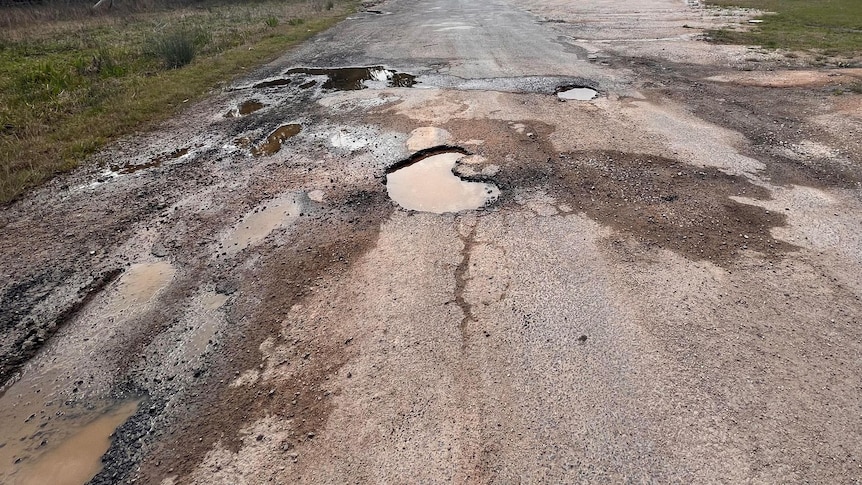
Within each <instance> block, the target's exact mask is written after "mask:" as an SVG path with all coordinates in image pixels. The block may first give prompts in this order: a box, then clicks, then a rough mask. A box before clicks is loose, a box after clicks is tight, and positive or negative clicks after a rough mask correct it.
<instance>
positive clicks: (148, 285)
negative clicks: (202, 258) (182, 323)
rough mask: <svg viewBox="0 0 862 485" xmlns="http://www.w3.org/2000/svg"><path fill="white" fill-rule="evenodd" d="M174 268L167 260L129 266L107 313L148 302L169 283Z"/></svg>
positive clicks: (174, 270)
mask: <svg viewBox="0 0 862 485" xmlns="http://www.w3.org/2000/svg"><path fill="white" fill-rule="evenodd" d="M175 273H176V269H175V268H174V267H173V266H172V265H171V264H170V263H168V262H167V261H156V262H153V263H137V264H133V265H132V266H130V267H129V269H128V270H127V271H126V272H125V273H124V274H123V276H122V277H121V278H120V280H119V282H118V286H117V289H118V294H117V297H116V298H114V299H113V301H112V302H111V303H110V310H109V313H120V312H123V311H126V310H129V309H132V308H134V307H137V306H141V305H144V304H146V303H148V302H150V301H151V300H152V299H153V298H154V297H155V296H156V294H157V293H158V292H159V291H160V290H161V289H162V288H164V287H166V286H167V285H168V283H170V281H171V280H172V279H173V277H174V274H175Z"/></svg>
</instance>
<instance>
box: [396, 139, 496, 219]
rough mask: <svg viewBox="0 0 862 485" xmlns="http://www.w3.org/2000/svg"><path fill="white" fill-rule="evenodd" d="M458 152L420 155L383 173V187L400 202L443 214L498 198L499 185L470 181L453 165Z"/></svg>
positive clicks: (411, 208) (461, 154)
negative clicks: (455, 169) (414, 160)
mask: <svg viewBox="0 0 862 485" xmlns="http://www.w3.org/2000/svg"><path fill="white" fill-rule="evenodd" d="M464 156H465V155H464V154H463V153H461V152H457V151H453V152H444V153H437V154H432V155H430V156H427V157H425V158H421V159H419V160H418V161H416V162H415V163H411V164H409V165H407V166H405V167H403V168H399V169H397V170H394V171H393V172H391V173H389V174H388V175H387V176H386V191H387V192H388V193H389V197H390V198H391V199H392V200H394V201H395V202H396V203H397V204H398V205H399V206H401V207H403V208H405V209H409V210H415V211H421V212H433V213H436V214H443V213H447V212H460V211H465V210H475V209H479V208H480V207H482V206H484V205H485V204H487V203H489V202H492V201H494V200H496V199H497V197H499V195H500V189H499V188H497V186H495V185H493V184H489V183H484V182H470V181H467V180H463V179H461V178H459V177H458V176H456V175H455V174H454V173H453V172H452V169H453V168H455V164H456V163H457V162H458V160H460V159H461V158H464Z"/></svg>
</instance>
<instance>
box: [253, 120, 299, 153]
mask: <svg viewBox="0 0 862 485" xmlns="http://www.w3.org/2000/svg"><path fill="white" fill-rule="evenodd" d="M300 131H302V125H298V124H289V125H282V126H279V127H278V128H277V129H276V130H275V131H273V132H272V133H270V134H269V136H268V137H266V141H265V142H263V143H262V144H261V145H260V146H257V147H255V148H253V149H252V151H251V153H252V154H253V155H254V156H256V157H260V156H264V155H272V154H274V153H277V152H278V151H279V150H281V146H282V144H283V143H284V142H285V140H287V139H288V138H293V137H294V136H296V135H298V134H299V132H300Z"/></svg>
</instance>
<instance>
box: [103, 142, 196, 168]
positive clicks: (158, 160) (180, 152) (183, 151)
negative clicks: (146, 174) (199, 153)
mask: <svg viewBox="0 0 862 485" xmlns="http://www.w3.org/2000/svg"><path fill="white" fill-rule="evenodd" d="M189 150H191V147H185V148H178V149H176V150H174V151H172V152H169V153H164V154H162V155H159V156H157V157H155V158H153V159H152V160H150V161H149V162H146V163H139V164H137V165H109V168H110V169H111V171H112V172H116V173H117V174H120V175H126V174H130V173H135V172H138V171H141V170H145V169H148V168H153V167H158V166H160V165H161V164H163V163H165V162H167V161H168V160H175V159H177V158H180V157H182V156H184V155H187V154H188V153H189Z"/></svg>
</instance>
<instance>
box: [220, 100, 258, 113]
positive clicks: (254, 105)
mask: <svg viewBox="0 0 862 485" xmlns="http://www.w3.org/2000/svg"><path fill="white" fill-rule="evenodd" d="M263 108H266V105H265V104H263V103H261V102H260V101H258V100H257V99H249V100H247V101H243V102H242V103H240V105H239V106H237V107H236V108H234V109H232V110H230V111H228V112H227V113H225V115H224V116H225V118H239V117H241V116H247V115H250V114H252V113H254V112H255V111H259V110H262V109H263Z"/></svg>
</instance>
